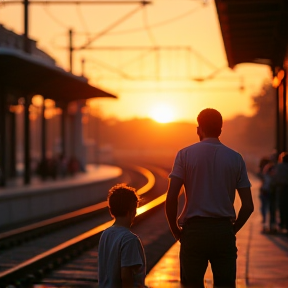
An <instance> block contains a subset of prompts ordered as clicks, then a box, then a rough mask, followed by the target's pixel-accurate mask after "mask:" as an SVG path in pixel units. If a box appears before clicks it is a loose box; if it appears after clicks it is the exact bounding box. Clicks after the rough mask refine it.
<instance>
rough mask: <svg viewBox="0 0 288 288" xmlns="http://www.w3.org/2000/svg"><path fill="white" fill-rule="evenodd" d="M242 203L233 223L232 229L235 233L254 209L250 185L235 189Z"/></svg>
mask: <svg viewBox="0 0 288 288" xmlns="http://www.w3.org/2000/svg"><path fill="white" fill-rule="evenodd" d="M237 191H238V194H239V196H240V199H241V202H242V205H241V208H240V211H239V214H238V217H237V219H236V221H235V223H234V226H233V229H234V233H235V234H236V233H237V232H238V231H239V230H240V229H241V228H242V226H243V225H244V224H245V223H246V221H247V220H248V218H249V217H250V215H251V214H252V212H253V211H254V204H253V199H252V194H251V189H250V187H247V188H239V189H237Z"/></svg>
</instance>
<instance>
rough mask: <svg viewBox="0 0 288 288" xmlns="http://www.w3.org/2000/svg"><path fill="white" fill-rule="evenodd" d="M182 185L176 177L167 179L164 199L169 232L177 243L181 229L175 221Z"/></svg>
mask: <svg viewBox="0 0 288 288" xmlns="http://www.w3.org/2000/svg"><path fill="white" fill-rule="evenodd" d="M182 185H183V180H182V179H180V178H178V177H171V178H170V179H169V185H168V192H167V198H166V205H165V212H166V217H167V220H168V223H169V227H170V230H171V232H172V234H173V236H174V237H175V239H176V240H177V241H178V240H179V239H180V235H181V230H182V228H181V227H179V225H178V221H177V209H178V197H179V194H180V191H181V187H182Z"/></svg>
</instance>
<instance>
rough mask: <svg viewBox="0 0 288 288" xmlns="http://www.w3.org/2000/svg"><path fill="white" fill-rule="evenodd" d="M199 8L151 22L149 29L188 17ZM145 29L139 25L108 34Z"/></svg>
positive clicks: (128, 32) (129, 32) (127, 32)
mask: <svg viewBox="0 0 288 288" xmlns="http://www.w3.org/2000/svg"><path fill="white" fill-rule="evenodd" d="M200 8H202V7H201V6H199V7H196V8H193V9H191V10H189V11H187V12H185V13H183V14H180V15H177V16H175V17H173V18H170V19H166V20H164V21H161V22H158V23H155V24H151V25H150V29H152V28H158V27H161V26H165V25H169V24H171V23H173V22H175V21H179V20H183V18H185V17H188V16H190V15H191V14H193V13H195V12H197V11H198V10H199V9H200ZM143 30H145V28H144V27H139V28H134V29H127V30H122V31H121V30H120V31H119V30H118V31H114V32H110V33H109V35H120V34H131V33H136V32H141V31H143Z"/></svg>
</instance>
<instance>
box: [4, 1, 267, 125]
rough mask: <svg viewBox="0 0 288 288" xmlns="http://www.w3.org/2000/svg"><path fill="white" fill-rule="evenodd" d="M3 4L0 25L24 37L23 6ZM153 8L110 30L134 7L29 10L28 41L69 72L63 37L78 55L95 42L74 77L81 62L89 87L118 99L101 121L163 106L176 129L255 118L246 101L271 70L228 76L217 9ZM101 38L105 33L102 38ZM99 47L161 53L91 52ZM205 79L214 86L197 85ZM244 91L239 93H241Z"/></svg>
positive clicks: (210, 5) (244, 67) (252, 68)
mask: <svg viewBox="0 0 288 288" xmlns="http://www.w3.org/2000/svg"><path fill="white" fill-rule="evenodd" d="M1 2H2V4H1V5H0V23H1V24H3V25H4V26H5V27H6V28H7V29H12V30H14V31H15V32H16V33H23V5H22V4H9V0H4V1H3V0H2V1H1ZM30 2H33V0H30ZM47 2H53V1H47ZM152 2H153V4H151V5H147V6H145V7H144V8H139V9H138V10H137V11H136V12H135V13H134V14H133V15H132V16H131V17H129V18H127V19H126V20H125V21H123V22H122V23H121V24H120V25H117V26H115V27H114V28H113V29H111V30H109V29H107V28H109V27H112V25H113V24H114V23H116V22H117V21H118V20H119V19H121V18H123V17H124V16H125V15H127V14H128V13H129V12H131V11H133V10H135V9H137V7H139V5H138V4H129V5H128V4H125V5H124V4H122V5H120V4H118V5H116V4H114V5H112V4H107V5H99V4H98V5H56V4H54V5H52V4H51V5H49V4H46V5H43V4H42V5H38V4H31V5H30V9H29V15H30V17H29V35H30V37H31V38H33V39H35V40H37V41H38V46H39V47H40V48H41V49H43V50H45V51H46V52H48V53H49V54H50V55H51V56H52V57H54V58H55V59H56V61H57V64H58V65H59V66H61V67H63V68H64V69H67V70H68V69H69V55H68V50H67V49H64V48H63V47H66V48H67V44H68V30H69V29H70V28H72V29H73V31H74V35H75V36H74V38H73V42H74V46H75V47H78V48H79V47H81V46H83V45H84V44H85V43H87V41H88V39H89V37H90V39H93V38H95V36H96V35H97V34H98V39H97V40H96V41H93V42H92V43H91V45H90V46H88V47H89V48H90V49H89V50H87V49H85V50H78V51H75V52H74V67H73V72H74V73H75V74H78V75H80V74H81V73H82V70H81V59H83V58H84V59H85V69H84V73H85V76H86V77H88V78H89V82H90V83H91V84H93V85H96V86H98V87H100V88H103V89H105V90H108V91H109V92H112V93H115V94H116V95H118V97H119V99H118V100H113V99H98V100H97V101H96V105H98V107H100V108H101V110H102V115H103V116H104V117H110V116H113V117H117V118H120V119H129V118H133V117H150V116H153V115H155V113H156V114H157V112H155V110H157V109H161V105H162V106H163V105H164V106H165V107H166V108H165V109H167V111H168V112H163V113H164V114H165V113H166V114H169V116H171V117H170V118H171V119H170V120H173V119H174V120H177V121H183V120H184V121H189V122H190V121H192V122H194V121H195V119H196V117H197V114H198V112H199V111H200V110H201V109H203V108H206V107H213V108H216V109H219V111H221V112H222V114H223V116H224V118H231V117H233V115H235V114H239V113H241V114H245V115H249V114H251V113H253V111H252V110H251V95H254V94H255V93H257V92H258V91H259V89H260V87H261V86H262V83H263V81H264V80H265V79H266V80H267V79H269V80H270V77H271V75H270V69H269V68H268V67H267V66H264V65H253V64H241V65H238V66H237V67H235V69H234V70H233V71H232V70H230V69H229V68H227V60H226V55H225V51H224V48H223V42H222V37H221V33H220V29H219V23H218V18H217V13H216V9H215V5H214V1H211V0H210V1H201V0H155V1H152ZM206 2H207V4H206V5H204V4H203V3H206ZM106 30H109V31H108V32H107V33H104V32H105V31H106ZM101 46H102V47H107V46H109V47H114V48H115V47H116V46H117V47H119V46H122V47H123V46H125V47H135V46H141V47H142V46H145V47H153V46H159V47H160V48H161V47H162V49H161V50H158V52H157V51H156V52H155V51H148V50H136V51H131V50H127V49H126V50H125V49H122V50H119V49H118V50H114V51H112V50H107V49H103V50H99V49H98V50H95V49H91V48H93V47H98V48H99V47H101ZM164 46H165V47H170V48H171V47H172V46H173V47H174V50H173V49H172V50H164V49H163V48H164ZM61 47H62V48H61ZM188 48H189V49H188ZM209 75H214V78H213V79H211V80H206V81H202V82H196V81H194V80H195V79H197V78H202V79H203V78H204V79H205V78H207V76H209ZM193 79H194V80H193ZM241 85H242V86H243V87H244V90H240V89H239V88H240V86H241ZM157 107H160V108H157ZM163 109H164V108H163ZM165 111H166V110H165ZM153 113H154V114H153ZM160 113H161V111H160V112H158V114H160ZM166 116H167V115H166ZM153 117H154V116H153ZM167 118H169V117H167Z"/></svg>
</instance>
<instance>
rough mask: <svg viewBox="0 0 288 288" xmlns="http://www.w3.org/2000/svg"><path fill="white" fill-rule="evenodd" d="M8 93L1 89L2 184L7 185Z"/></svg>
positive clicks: (0, 146) (0, 184) (0, 164)
mask: <svg viewBox="0 0 288 288" xmlns="http://www.w3.org/2000/svg"><path fill="white" fill-rule="evenodd" d="M5 136H6V93H5V91H4V90H3V89H0V186H2V187H4V186H5V185H6V137H5Z"/></svg>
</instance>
